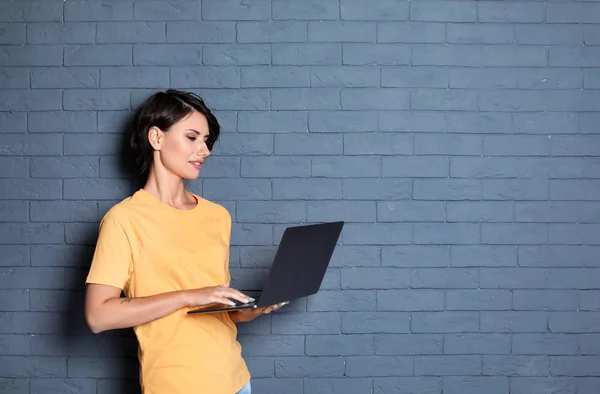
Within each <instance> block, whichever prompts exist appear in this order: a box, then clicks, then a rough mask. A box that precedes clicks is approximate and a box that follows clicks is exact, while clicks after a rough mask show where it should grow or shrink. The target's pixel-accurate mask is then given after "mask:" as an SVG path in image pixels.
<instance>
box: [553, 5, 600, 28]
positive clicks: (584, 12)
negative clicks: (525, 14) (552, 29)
mask: <svg viewBox="0 0 600 394" xmlns="http://www.w3.org/2000/svg"><path fill="white" fill-rule="evenodd" d="M598 15H600V5H599V4H594V3H587V4H586V3H583V4H574V5H573V7H568V6H567V5H566V4H561V3H555V4H549V5H548V7H546V22H548V23H599V22H600V16H598Z"/></svg>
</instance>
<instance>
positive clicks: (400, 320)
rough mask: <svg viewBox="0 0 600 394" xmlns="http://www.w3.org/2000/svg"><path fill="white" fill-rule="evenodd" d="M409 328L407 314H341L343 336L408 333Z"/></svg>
mask: <svg viewBox="0 0 600 394" xmlns="http://www.w3.org/2000/svg"><path fill="white" fill-rule="evenodd" d="M409 328H410V320H409V316H408V314H399V313H397V312H345V313H343V314H342V333H345V334H363V333H364V334H368V333H383V334H387V333H408V332H409ZM392 337H394V338H395V337H396V336H392ZM376 338H377V337H376ZM376 347H377V345H376ZM376 353H377V352H376ZM377 354H396V353H389V352H388V353H385V352H382V353H377Z"/></svg>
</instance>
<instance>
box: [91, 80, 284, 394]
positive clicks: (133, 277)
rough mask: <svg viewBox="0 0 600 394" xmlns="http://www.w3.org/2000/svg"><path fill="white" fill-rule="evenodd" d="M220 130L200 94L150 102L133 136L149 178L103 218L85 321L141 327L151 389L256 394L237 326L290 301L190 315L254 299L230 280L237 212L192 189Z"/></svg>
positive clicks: (143, 376)
mask: <svg viewBox="0 0 600 394" xmlns="http://www.w3.org/2000/svg"><path fill="white" fill-rule="evenodd" d="M219 132H220V126H219V123H218V121H217V119H216V118H215V116H214V115H213V114H212V113H211V111H210V110H209V109H208V108H207V107H206V105H205V104H204V102H203V100H202V99H201V98H200V97H198V96H197V95H194V94H192V93H188V92H182V91H177V90H172V89H169V90H167V91H165V92H159V93H156V94H154V95H152V96H151V97H150V98H148V99H147V100H146V101H145V102H144V103H143V104H142V105H141V106H140V108H139V109H138V110H137V112H136V114H135V118H134V125H133V133H132V136H131V147H132V149H133V151H134V153H135V155H136V158H137V162H138V164H139V165H140V169H141V171H142V172H143V173H144V174H147V180H146V183H145V185H144V186H143V188H141V189H139V190H137V191H136V192H135V193H134V194H133V195H132V196H130V197H127V198H125V199H124V200H123V201H121V202H119V203H118V204H116V205H115V206H113V207H112V208H111V209H110V210H109V212H108V213H107V214H106V215H105V216H104V218H103V219H102V221H101V223H100V228H99V235H98V242H97V245H96V249H95V253H94V257H93V260H92V263H91V267H90V270H89V273H88V276H87V279H86V283H87V290H86V300H85V315H86V321H87V324H88V325H89V327H90V328H91V330H92V331H93V332H94V333H99V332H102V331H106V330H112V329H120V328H127V327H133V328H134V331H135V335H136V337H137V339H138V341H139V351H138V358H139V361H140V383H141V386H142V391H143V393H144V394H165V393H169V394H199V393H210V394H234V393H244V394H247V393H250V373H249V371H248V368H247V366H246V363H245V361H244V359H243V358H242V356H241V345H240V344H239V342H238V341H237V328H236V323H238V322H248V321H251V320H253V319H255V318H256V317H258V316H260V315H262V314H267V313H270V312H272V311H274V310H276V309H278V308H279V307H281V306H282V305H276V306H270V307H267V308H264V309H250V310H244V311H236V312H222V313H208V314H199V315H188V314H187V313H186V312H187V311H188V310H190V309H192V308H194V307H197V306H201V305H208V304H213V303H222V304H232V300H238V301H240V302H248V301H249V300H251V298H250V297H248V296H247V295H245V294H243V293H241V292H240V291H238V290H235V289H233V288H231V287H230V286H229V283H230V279H231V278H230V275H229V242H230V235H231V217H230V215H229V213H228V211H227V210H226V209H225V208H223V207H222V206H221V205H218V204H216V203H213V202H210V201H208V200H206V199H204V198H202V197H200V196H198V195H196V194H194V193H192V192H189V191H187V190H186V188H185V186H184V179H196V178H197V177H198V175H199V172H200V170H201V168H202V165H203V163H204V161H205V160H206V159H207V158H208V157H209V155H210V152H211V149H212V147H213V145H214V144H215V142H216V141H217V139H218V137H219ZM122 292H123V293H124V294H125V297H121V293H122Z"/></svg>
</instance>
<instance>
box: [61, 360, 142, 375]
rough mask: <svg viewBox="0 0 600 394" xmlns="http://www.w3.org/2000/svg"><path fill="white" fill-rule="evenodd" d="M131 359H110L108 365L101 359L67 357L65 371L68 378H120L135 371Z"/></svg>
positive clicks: (134, 362)
mask: <svg viewBox="0 0 600 394" xmlns="http://www.w3.org/2000/svg"><path fill="white" fill-rule="evenodd" d="M136 368H137V361H136V360H135V359H133V358H116V357H115V358H112V360H111V362H110V363H107V362H105V361H104V359H103V358H92V357H69V358H68V360H67V369H68V371H69V372H68V373H69V378H71V377H73V378H120V379H123V378H125V377H127V376H131V375H132V374H134V373H135V371H136V370H137V369H136Z"/></svg>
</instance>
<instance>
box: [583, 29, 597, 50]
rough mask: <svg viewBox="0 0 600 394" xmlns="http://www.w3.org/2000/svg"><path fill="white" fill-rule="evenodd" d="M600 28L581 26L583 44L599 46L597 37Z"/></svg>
mask: <svg viewBox="0 0 600 394" xmlns="http://www.w3.org/2000/svg"><path fill="white" fill-rule="evenodd" d="M598 32H600V26H595V25H587V26H586V25H584V26H583V42H584V44H585V45H599V44H600V38H599V36H598Z"/></svg>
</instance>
